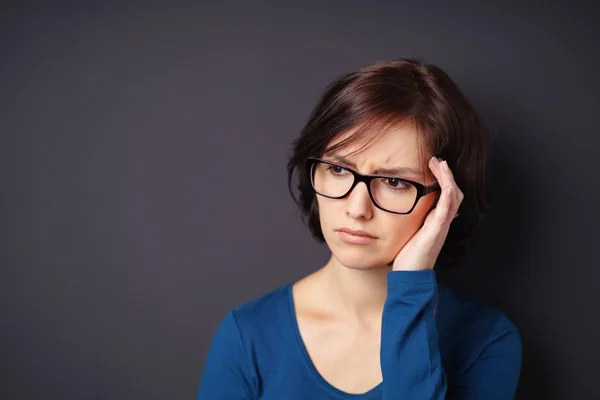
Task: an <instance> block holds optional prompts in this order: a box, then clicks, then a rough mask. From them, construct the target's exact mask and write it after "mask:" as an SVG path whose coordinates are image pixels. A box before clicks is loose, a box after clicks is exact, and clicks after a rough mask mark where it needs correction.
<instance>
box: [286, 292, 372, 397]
mask: <svg viewBox="0 0 600 400" xmlns="http://www.w3.org/2000/svg"><path fill="white" fill-rule="evenodd" d="M292 286H293V284H292V283H289V284H288V285H287V290H286V294H287V303H288V308H289V314H290V320H291V323H292V330H293V332H294V337H295V339H296V344H297V348H298V349H299V350H300V353H302V358H303V360H304V364H305V366H306V367H307V369H308V370H309V372H310V374H311V375H312V376H313V378H314V379H315V380H316V381H317V382H318V383H319V385H320V386H321V387H322V388H324V389H325V390H327V391H328V392H329V393H331V394H333V395H335V396H337V397H339V398H342V399H352V400H360V399H368V398H371V397H373V396H374V395H375V394H377V393H380V392H381V390H382V387H383V382H380V383H379V384H378V385H377V386H375V387H373V388H371V389H369V390H368V391H366V392H364V393H348V392H345V391H343V390H341V389H338V388H336V387H335V386H333V385H332V384H331V383H329V382H327V381H326V380H325V378H323V376H322V375H321V374H320V373H319V371H318V370H317V367H315V364H314V363H313V361H312V359H311V358H310V356H309V354H308V350H307V349H306V345H305V344H304V341H303V340H302V335H301V334H300V328H299V327H298V319H297V318H296V308H295V305H294V296H293V292H292Z"/></svg>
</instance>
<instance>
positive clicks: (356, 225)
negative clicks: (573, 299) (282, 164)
mask: <svg viewBox="0 0 600 400" xmlns="http://www.w3.org/2000/svg"><path fill="white" fill-rule="evenodd" d="M484 150H485V146H484V130H483V126H482V124H481V122H480V119H479V118H478V116H477V114H476V112H475V111H474V110H473V108H472V107H471V106H470V104H469V103H468V101H467V100H466V99H465V97H464V95H463V94H462V93H461V91H460V90H459V88H458V87H457V86H456V85H455V83H454V82H453V81H452V80H451V79H450V78H449V77H448V76H447V75H446V74H445V73H444V72H443V71H442V70H441V69H440V68H438V67H436V66H433V65H425V64H422V63H420V62H417V61H414V60H408V59H403V60H393V61H386V62H378V63H373V64H370V65H368V66H365V67H363V68H361V69H359V70H358V71H355V72H352V73H348V74H345V75H343V76H341V77H339V78H338V79H336V80H335V81H334V82H333V83H332V84H331V85H330V86H329V87H328V88H327V89H326V91H325V93H324V94H323V96H322V98H321V99H320V101H319V102H318V104H317V105H316V107H315V109H314V111H313V112H312V114H311V116H310V118H309V120H308V122H307V124H306V126H305V127H304V129H303V131H302V132H301V135H300V137H299V138H298V139H297V140H296V141H295V143H294V151H293V155H292V157H291V158H290V161H289V164H288V172H289V178H290V181H289V182H290V189H291V188H292V182H293V178H294V177H295V172H296V173H297V177H298V180H299V185H298V189H299V202H298V203H299V206H300V207H301V210H302V211H303V213H304V215H305V216H306V220H307V223H308V226H309V228H310V230H311V232H312V234H313V235H314V236H315V237H316V238H317V239H318V240H320V241H324V242H325V243H326V244H327V246H328V247H329V249H330V250H331V258H330V259H329V261H328V262H327V263H326V265H324V266H323V267H322V268H320V269H318V270H317V271H316V272H314V273H312V274H310V275H308V276H306V277H305V278H303V279H301V280H299V281H297V282H294V283H293V284H288V285H286V286H284V287H281V288H279V289H276V290H274V291H272V292H270V293H268V294H266V295H264V296H262V297H260V298H258V299H256V300H254V301H251V302H249V303H246V304H244V305H241V306H239V307H236V308H234V309H233V310H231V311H230V312H229V313H228V314H227V315H226V316H225V319H224V320H223V321H222V323H221V325H220V326H219V328H218V330H217V332H216V334H215V336H214V339H213V342H212V345H211V348H210V351H209V355H208V359H207V361H206V365H205V369H204V373H203V376H202V380H201V383H200V390H199V396H198V398H199V399H201V400H205V399H265V400H266V399H269V400H270V399H277V400H280V399H361V400H362V399H365V400H366V399H418V400H425V399H486V400H491V399H512V398H513V396H514V393H515V390H516V387H517V383H518V379H519V373H520V367H521V342H520V337H519V334H518V331H517V330H516V328H515V327H514V325H513V324H512V323H511V322H510V320H509V319H508V318H507V317H506V316H505V315H504V313H502V312H501V311H500V310H497V309H495V308H492V307H490V306H487V305H485V304H482V303H480V302H477V301H475V300H474V299H471V298H467V297H465V296H461V295H459V294H457V293H455V292H453V291H452V290H450V289H449V288H448V287H445V286H444V285H441V284H438V283H437V281H436V275H435V272H434V269H433V268H434V266H435V265H436V264H437V265H439V266H440V267H447V266H449V265H451V264H454V263H457V262H459V261H460V260H461V259H462V258H463V257H464V253H465V250H466V249H467V247H468V245H469V242H470V239H471V237H472V236H473V234H474V229H475V227H476V226H477V223H478V220H479V219H480V217H481V215H482V213H483V211H484V206H485V204H484V193H483V191H484V176H485V172H484V171H485V169H484V167H485V165H484V164H485V154H484ZM292 196H294V194H293V193H292ZM294 199H295V197H294Z"/></svg>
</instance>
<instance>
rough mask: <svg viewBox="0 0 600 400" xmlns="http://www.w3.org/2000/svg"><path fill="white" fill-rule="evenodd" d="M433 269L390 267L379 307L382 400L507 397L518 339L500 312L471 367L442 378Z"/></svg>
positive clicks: (515, 374) (515, 377)
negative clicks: (384, 298)
mask: <svg viewBox="0 0 600 400" xmlns="http://www.w3.org/2000/svg"><path fill="white" fill-rule="evenodd" d="M436 304H437V282H436V278H435V272H434V271H433V270H422V271H392V272H390V273H389V275H388V297H387V299H386V303H385V306H384V311H383V320H382V332H381V369H382V373H383V392H384V394H383V399H385V400H388V399H389V400H391V399H418V400H442V399H446V400H450V399H451V400H509V399H513V398H514V395H515V391H516V388H517V385H518V381H519V374H520V369H521V341H520V337H519V334H518V332H517V330H516V329H515V327H514V326H513V325H512V323H511V322H510V321H509V320H508V319H507V318H506V317H505V316H504V315H502V314H500V315H499V317H498V319H497V321H496V323H495V326H494V329H493V330H492V332H491V333H490V334H489V335H488V338H489V341H488V343H487V345H486V346H485V347H484V349H483V351H481V353H480V354H479V356H478V357H477V358H476V360H475V361H474V362H473V364H472V365H471V366H469V367H468V368H467V369H466V370H465V371H464V372H463V373H462V374H461V375H459V376H458V377H457V378H456V379H455V381H453V382H447V380H446V374H445V372H444V370H443V368H442V363H441V356H440V352H439V349H438V332H437V327H436V322H435V313H434V309H435V307H436Z"/></svg>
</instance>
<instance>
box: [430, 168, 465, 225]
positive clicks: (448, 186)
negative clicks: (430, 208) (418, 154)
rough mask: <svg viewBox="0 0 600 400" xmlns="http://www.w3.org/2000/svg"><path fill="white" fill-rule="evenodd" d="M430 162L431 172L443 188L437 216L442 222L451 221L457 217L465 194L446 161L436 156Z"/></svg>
mask: <svg viewBox="0 0 600 400" xmlns="http://www.w3.org/2000/svg"><path fill="white" fill-rule="evenodd" d="M429 164H430V169H431V172H433V175H434V176H435V177H436V179H437V181H438V184H439V185H440V188H441V190H442V194H441V196H440V199H439V200H438V204H437V205H436V216H435V218H436V219H437V220H438V221H439V222H440V223H441V224H443V223H445V222H448V223H450V222H451V221H452V220H453V219H454V218H455V217H456V214H457V211H458V208H459V206H460V203H461V202H462V200H463V198H464V194H463V193H462V191H461V190H460V189H459V188H458V186H457V185H456V182H455V181H454V174H453V173H452V171H451V170H450V167H448V163H447V162H446V161H439V159H437V158H436V157H432V159H431V160H430V163H429ZM432 167H433V168H432Z"/></svg>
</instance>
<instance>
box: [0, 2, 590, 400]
mask: <svg viewBox="0 0 600 400" xmlns="http://www.w3.org/2000/svg"><path fill="white" fill-rule="evenodd" d="M95 3H97V5H95V6H83V5H81V6H79V7H70V8H66V7H60V6H56V5H55V6H51V5H49V4H40V5H39V6H25V5H13V6H9V5H6V2H5V3H3V4H4V5H3V6H2V11H1V14H0V50H1V53H0V54H1V55H0V72H1V74H0V102H1V103H0V129H1V133H2V134H1V142H0V152H1V153H0V163H1V164H0V178H1V185H0V190H1V191H0V193H1V196H0V202H1V203H0V227H1V233H2V236H1V241H0V265H1V275H0V296H1V297H0V298H1V303H0V310H1V312H2V314H1V321H2V322H1V326H0V340H1V347H0V349H1V353H0V366H1V370H0V373H1V376H2V378H1V379H2V382H1V384H0V397H2V398H10V399H29V398H31V399H33V398H69V399H83V398H85V399H108V398H112V399H185V398H194V397H195V395H196V390H197V386H198V382H199V379H200V375H201V372H202V368H203V364H204V360H205V357H206V353H207V350H208V346H209V343H210V340H211V337H212V334H213V332H214V329H215V328H216V326H217V324H218V323H219V322H220V320H221V318H222V317H223V316H224V314H225V312H226V311H227V310H228V309H230V308H231V307H233V306H235V305H238V304H240V303H242V302H245V301H248V300H250V299H252V298H254V297H257V296H259V295H261V294H263V293H265V292H266V291H269V290H271V289H274V288H275V287H278V286H280V285H283V284H285V283H287V282H289V281H292V280H295V279H298V278H300V277H301V276H303V275H305V274H307V273H309V272H311V271H313V270H314V269H316V268H318V267H319V266H321V265H322V263H323V262H324V261H325V260H326V256H327V251H326V248H325V247H323V246H320V245H318V244H316V242H314V241H313V240H312V239H311V237H310V236H309V233H308V230H307V229H306V228H305V227H304V226H303V225H302V223H301V221H300V219H299V213H298V212H297V211H296V209H295V207H294V204H293V202H292V200H291V198H290V197H289V195H288V192H287V187H286V174H285V162H286V156H287V155H288V151H289V148H290V143H291V141H292V139H293V138H294V137H295V136H296V135H297V133H298V132H299V130H300V128H301V126H302V124H303V122H304V121H305V120H306V117H307V115H308V112H309V111H310V109H311V107H312V106H313V105H314V103H315V101H316V99H317V96H318V94H319V93H320V91H321V90H322V89H323V88H324V86H325V85H326V84H327V83H328V82H329V81H330V80H332V79H333V78H334V77H335V76H337V75H339V74H340V73H342V72H345V71H348V70H351V69H354V68H357V67H359V66H361V65H363V64H364V63H367V62H369V61H372V60H377V59H388V58H395V57H403V56H410V57H420V58H423V59H424V60H425V61H427V62H431V63H435V64H438V65H440V66H442V67H443V68H445V69H446V70H447V71H448V72H449V73H450V75H451V76H452V77H453V78H454V79H455V80H456V81H457V82H458V83H459V85H461V86H462V87H463V88H464V91H465V92H466V93H467V94H468V96H469V97H470V98H471V99H472V100H473V102H474V103H475V104H476V105H477V107H478V108H479V109H480V110H481V112H482V114H483V116H484V118H485V120H486V122H487V123H488V125H489V126H490V128H491V129H492V131H493V132H494V134H495V138H494V139H493V141H491V154H490V176H491V178H490V188H489V189H490V190H489V191H490V198H491V199H492V200H493V207H492V208H491V209H490V214H489V216H488V219H487V220H486V223H485V225H484V228H483V230H482V233H481V236H480V239H479V241H478V243H477V247H476V249H475V250H474V251H473V253H472V255H471V257H470V259H469V260H468V262H467V263H465V265H463V266H462V267H461V268H459V269H458V270H457V271H454V272H452V273H444V274H442V275H441V279H444V280H445V281H447V282H448V284H451V285H454V287H455V288H456V289H457V290H462V291H465V292H468V293H470V294H472V295H476V296H478V297H479V298H480V299H481V300H484V301H486V302H488V303H490V304H494V305H497V306H499V307H502V308H503V309H504V310H505V311H506V312H507V313H508V315H509V316H510V318H511V319H512V320H513V321H514V322H515V324H516V325H517V326H518V327H519V329H520V331H521V334H522V336H523V341H524V366H523V373H522V381H521V386H520V389H519V396H518V398H520V399H584V398H591V397H592V393H595V394H596V395H598V394H599V393H600V380H599V379H598V378H597V373H598V369H597V360H598V356H600V354H599V353H600V351H599V350H600V345H599V344H598V338H599V337H600V329H599V318H598V311H597V308H596V307H597V305H598V299H599V295H598V293H599V289H600V287H599V284H598V282H599V278H600V272H599V271H598V269H597V267H598V263H597V257H596V254H595V251H596V250H597V247H596V246H597V239H598V237H599V234H598V228H599V223H598V222H599V218H598V208H597V204H598V200H599V199H598V197H599V196H598V193H599V191H600V190H599V188H598V186H597V183H598V182H600V179H598V177H597V176H598V172H597V171H598V166H597V162H598V161H599V160H600V157H598V149H599V147H600V146H599V145H600V140H599V139H598V133H597V132H598V119H597V118H598V111H599V110H598V105H599V100H598V96H597V93H598V89H599V88H600V85H599V78H598V73H597V71H598V70H599V69H600V63H599V56H598V52H597V50H598V48H599V47H600V46H599V42H598V39H595V38H598V37H600V29H599V28H598V24H597V21H596V20H594V19H593V18H594V15H595V13H594V12H593V10H592V8H591V6H590V7H583V6H578V5H577V4H576V2H572V1H571V2H567V1H564V2H563V3H562V4H558V5H546V6H543V7H538V6H534V5H532V6H524V5H516V4H517V2H515V5H510V4H507V3H505V4H500V5H491V2H489V4H488V3H486V4H482V2H472V3H473V5H470V6H469V5H467V4H466V3H464V4H462V5H461V4H458V3H456V2H454V4H453V5H446V2H441V1H440V2H438V3H437V4H434V3H430V2H405V3H406V4H403V2H392V1H387V2H383V1H382V2H371V3H370V5H368V6H367V5H366V3H367V2H350V1H345V2H343V3H342V2H340V3H339V4H338V5H335V4H334V3H329V5H328V6H327V7H325V6H312V5H310V4H304V5H300V2H293V3H292V2H290V3H289V4H288V5H287V6H284V5H280V2H274V1H273V2H272V4H270V5H269V4H266V3H261V2H241V1H240V2H238V3H237V4H226V3H221V5H219V6H216V5H213V6H209V5H196V6H193V7H189V6H184V5H183V2H181V3H180V5H171V6H170V7H167V6H162V7H161V8H158V7H154V6H152V7H151V6H146V7H140V6H135V5H134V3H133V2H131V3H130V4H129V5H121V6H108V5H101V3H102V2H95ZM276 3H277V5H276ZM314 3H315V4H316V2H314ZM417 3H418V5H417ZM122 4H125V3H122ZM292 4H295V5H292ZM342 4H343V6H342Z"/></svg>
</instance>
